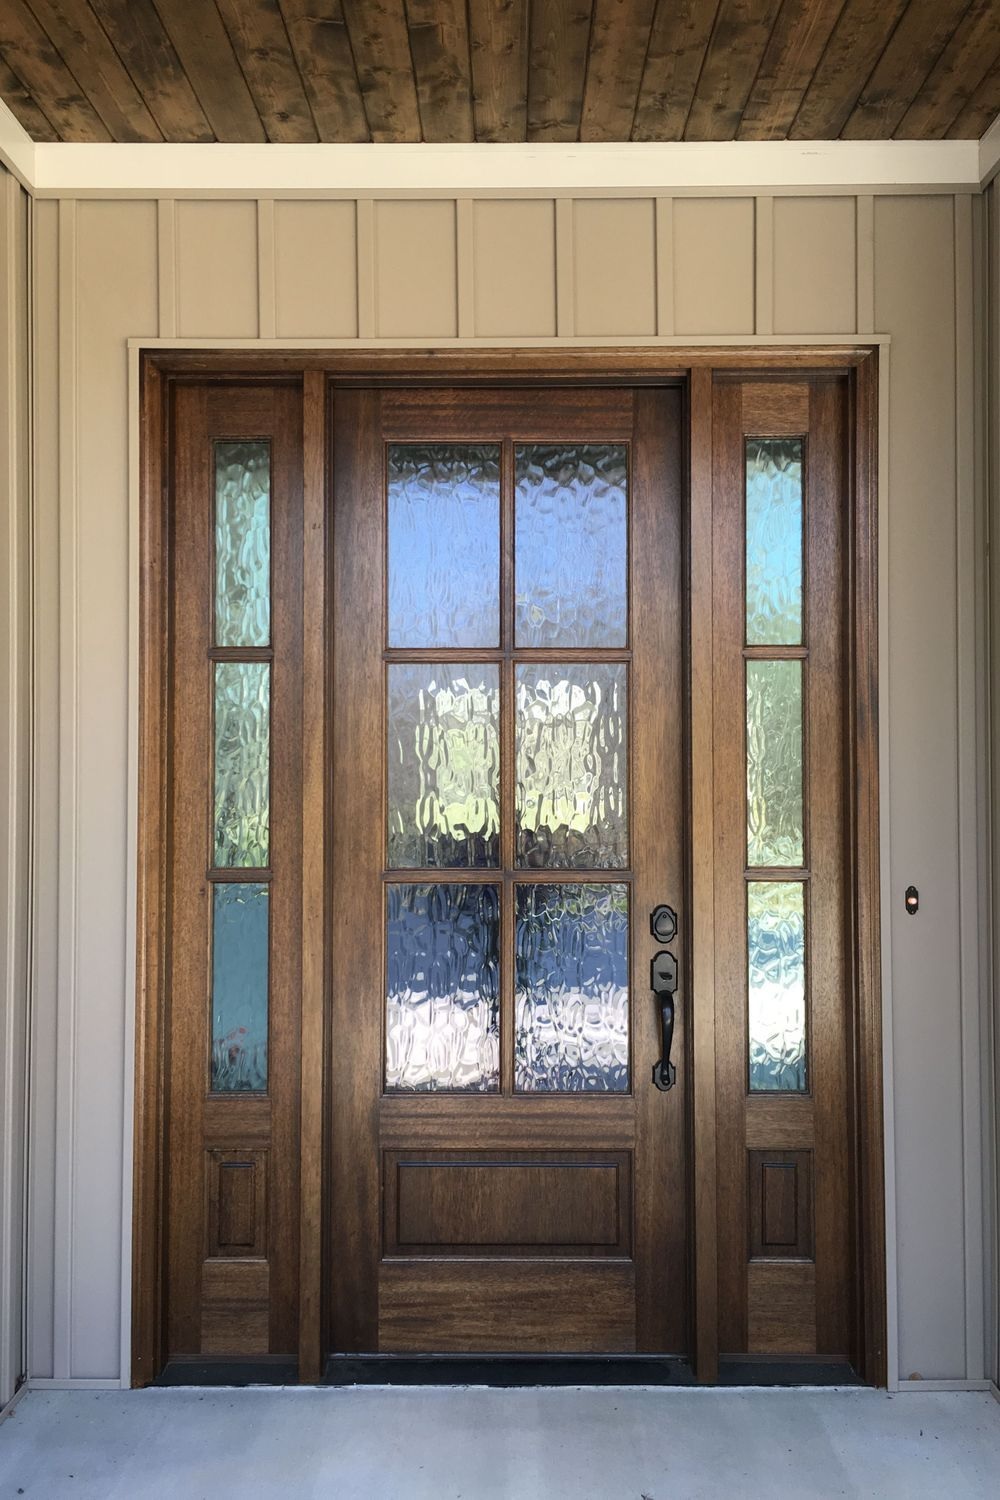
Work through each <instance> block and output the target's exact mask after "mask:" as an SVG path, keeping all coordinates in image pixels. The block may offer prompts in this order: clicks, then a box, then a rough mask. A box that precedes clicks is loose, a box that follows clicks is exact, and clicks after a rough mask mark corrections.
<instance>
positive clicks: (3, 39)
mask: <svg viewBox="0 0 1000 1500" xmlns="http://www.w3.org/2000/svg"><path fill="white" fill-rule="evenodd" d="M0 58H2V59H3V61H4V62H5V63H6V64H7V66H8V68H10V69H11V70H12V71H13V72H14V73H16V74H17V76H18V78H20V80H21V82H22V83H23V84H24V86H25V88H27V89H29V90H30V91H31V93H32V95H33V96H34V98H35V99H36V100H38V101H39V103H40V104H41V105H42V107H43V108H44V111H45V113H46V115H47V116H48V118H49V120H50V121H51V123H52V124H53V125H54V126H55V128H56V130H58V132H59V135H60V138H61V139H62V140H64V141H109V140H110V139H111V132H110V131H109V129H108V127H107V126H106V125H105V123H104V121H103V120H102V119H101V117H100V115H99V114H98V113H97V111H96V110H95V108H94V106H93V105H92V104H91V102H90V100H89V99H88V98H87V96H86V94H85V93H84V92H83V90H82V89H81V88H80V85H79V84H78V83H77V81H76V79H75V78H74V77H73V74H72V73H71V72H70V70H69V68H68V67H67V66H66V64H65V63H64V62H63V60H62V58H61V57H60V56H59V53H58V52H57V51H56V49H55V47H54V46H53V45H52V42H51V41H50V40H49V38H48V36H47V35H46V33H45V32H44V31H43V30H42V28H41V26H39V24H38V22H37V21H36V20H35V17H34V16H33V15H32V14H31V11H30V10H29V9H28V7H27V6H26V5H24V4H22V0H3V4H2V5H0Z"/></svg>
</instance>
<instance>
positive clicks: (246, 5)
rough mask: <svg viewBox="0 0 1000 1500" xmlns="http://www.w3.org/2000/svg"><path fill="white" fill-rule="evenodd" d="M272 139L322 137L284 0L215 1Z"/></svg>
mask: <svg viewBox="0 0 1000 1500" xmlns="http://www.w3.org/2000/svg"><path fill="white" fill-rule="evenodd" d="M215 3H216V5H217V6H218V8H219V13H220V15H221V16H222V19H223V22H224V23H225V27H226V30H227V32H228V33H229V40H230V42H231V43H232V46H233V51H234V52H235V53H236V56H237V59H238V60H239V64H240V67H241V68H242V70H243V76H244V77H245V78H246V81H247V83H248V85H249V87H250V92H251V94H252V95H253V102H254V105H255V106H256V109H257V114H258V115H259V116H260V119H261V122H262V123H263V126H264V131H265V133H266V135H267V139H268V140H269V141H287V142H292V143H298V142H304V141H315V140H318V139H319V136H318V134H317V131H316V124H315V122H314V120H313V117H312V111H311V110H310V108H309V101H308V99H307V98H306V94H305V89H304V87H303V84H302V75H301V74H300V72H299V70H298V68H297V66H296V64H295V58H294V57H293V55H292V52H291V48H290V46H289V42H288V32H287V31H286V29H285V22H284V20H283V18H282V14H281V7H280V5H279V3H278V0H215Z"/></svg>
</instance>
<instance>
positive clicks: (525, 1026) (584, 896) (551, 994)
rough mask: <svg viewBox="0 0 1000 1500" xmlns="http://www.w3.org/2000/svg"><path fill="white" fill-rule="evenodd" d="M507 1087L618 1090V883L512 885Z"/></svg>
mask: <svg viewBox="0 0 1000 1500" xmlns="http://www.w3.org/2000/svg"><path fill="white" fill-rule="evenodd" d="M515 926H516V932H515V941H516V970H515V974H516V979H515V985H516V990H515V1012H516V1014H515V1057H514V1074H515V1087H516V1088H517V1089H518V1090H520V1091H522V1092H525V1093H584V1092H600V1093H615V1094H622V1093H626V1092H627V1091H628V1080H629V1066H628V1049H629V992H628V926H629V923H628V887H627V886H625V885H519V886H517V887H516V907H515Z"/></svg>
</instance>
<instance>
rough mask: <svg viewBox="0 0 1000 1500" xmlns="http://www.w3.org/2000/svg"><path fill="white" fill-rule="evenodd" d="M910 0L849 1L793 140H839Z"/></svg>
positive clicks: (798, 118)
mask: <svg viewBox="0 0 1000 1500" xmlns="http://www.w3.org/2000/svg"><path fill="white" fill-rule="evenodd" d="M906 6H907V0H847V4H846V5H845V6H844V8H843V10H842V11H841V12H840V15H839V17H838V18H837V24H836V26H835V27H834V28H833V35H832V36H831V37H830V40H829V42H828V43H827V48H826V51H825V52H824V53H823V57H822V59H821V60H820V64H819V66H818V68H817V69H816V72H815V73H814V74H813V77H812V81H811V83H810V84H809V87H808V88H807V89H806V92H805V97H804V99H803V100H802V103H801V105H800V106H799V112H798V114H797V115H796V116H795V119H794V120H793V122H792V125H791V128H790V130H789V132H788V137H789V140H793V141H824V140H826V141H829V140H836V139H837V137H838V136H839V135H840V132H841V131H842V130H843V128H844V126H845V125H846V124H847V121H848V118H849V117H850V114H851V111H852V110H853V108H854V106H855V104H856V102H857V99H858V96H859V95H860V93H861V90H862V89H863V88H864V86H865V84H866V82H867V81H868V77H869V75H870V73H871V71H872V69H873V68H874V67H875V64H876V63H877V62H878V60H879V58H880V56H881V55H882V52H883V51H884V49H885V44H886V42H887V41H888V40H889V38H890V37H891V36H892V33H893V28H894V27H895V25H896V22H897V21H898V20H899V18H900V16H901V15H902V14H903V11H904V10H905V9H906Z"/></svg>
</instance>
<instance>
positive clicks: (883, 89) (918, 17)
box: [841, 0, 969, 141]
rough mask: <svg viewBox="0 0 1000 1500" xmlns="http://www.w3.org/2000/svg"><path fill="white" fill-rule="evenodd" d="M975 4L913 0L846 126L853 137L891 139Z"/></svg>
mask: <svg viewBox="0 0 1000 1500" xmlns="http://www.w3.org/2000/svg"><path fill="white" fill-rule="evenodd" d="M968 8H969V0H910V4H909V6H908V7H907V9H906V13H905V15H904V16H903V17H902V19H901V20H900V23H899V25H898V26H897V27H896V30H895V31H894V32H893V34H892V37H891V38H890V40H889V43H888V45H887V46H886V48H885V51H884V52H883V53H882V56H881V57H880V58H879V60H878V62H877V63H876V64H875V68H874V70H873V72H872V75H871V77H870V78H869V79H868V81H867V83H866V84H865V86H864V88H863V89H862V91H861V94H860V96H859V98H858V102H857V104H856V105H855V106H854V109H853V111H852V112H851V115H850V117H849V118H848V120H847V122H846V124H845V125H844V129H843V131H842V132H841V134H842V136H843V138H844V139H845V140H848V141H867V140H887V139H889V137H891V136H892V135H893V134H894V133H895V131H896V127H897V126H898V125H899V122H900V121H901V120H902V118H903V116H904V115H905V114H906V111H907V108H908V107H909V105H910V104H911V102H912V101H913V100H914V99H915V98H916V96H917V94H918V93H919V92H920V89H921V87H922V86H923V83H924V81H925V79H926V78H927V75H928V73H930V71H931V70H932V68H933V67H934V65H935V63H936V62H937V60H938V58H939V57H940V56H941V53H942V52H943V51H944V49H945V47H946V46H947V45H948V42H949V41H950V40H951V37H952V35H953V33H954V31H955V28H956V27H957V26H958V23H959V22H960V21H961V19H962V17H963V16H964V15H965V13H966V11H967V10H968Z"/></svg>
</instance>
